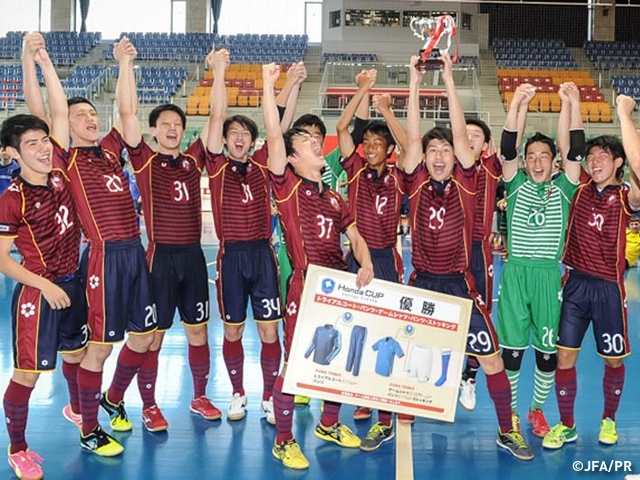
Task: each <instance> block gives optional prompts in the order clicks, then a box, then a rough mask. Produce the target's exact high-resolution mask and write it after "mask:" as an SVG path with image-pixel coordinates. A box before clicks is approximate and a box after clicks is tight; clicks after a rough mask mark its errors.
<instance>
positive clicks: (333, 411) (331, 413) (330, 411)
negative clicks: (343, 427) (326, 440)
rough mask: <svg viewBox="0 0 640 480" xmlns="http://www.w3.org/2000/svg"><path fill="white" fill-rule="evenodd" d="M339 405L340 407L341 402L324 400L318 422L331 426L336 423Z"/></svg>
mask: <svg viewBox="0 0 640 480" xmlns="http://www.w3.org/2000/svg"><path fill="white" fill-rule="evenodd" d="M340 407H342V404H341V403H338V402H328V401H325V402H324V408H323V409H322V415H321V416H320V423H321V424H322V425H323V426H325V427H331V426H333V425H335V424H336V423H338V416H339V415H340Z"/></svg>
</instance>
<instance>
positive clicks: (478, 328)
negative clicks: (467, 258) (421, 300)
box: [409, 271, 499, 357]
mask: <svg viewBox="0 0 640 480" xmlns="http://www.w3.org/2000/svg"><path fill="white" fill-rule="evenodd" d="M409 284H410V285H412V286H414V287H417V288H422V289H424V290H431V291H433V292H440V293H446V294H447V295H453V296H456V297H460V298H468V299H470V300H473V308H472V310H471V320H470V323H469V334H468V335H467V353H470V354H473V355H476V356H479V357H488V356H491V355H494V354H496V353H497V352H498V351H499V347H498V345H499V344H498V336H497V334H496V331H495V329H494V328H493V323H491V316H490V315H489V312H488V311H487V309H486V308H485V306H484V305H483V304H482V303H480V299H479V298H478V294H477V293H476V292H474V291H470V289H469V283H468V282H467V280H466V279H465V276H464V274H462V273H459V274H451V275H432V274H429V273H424V272H416V271H414V272H413V273H412V274H411V279H410V281H409Z"/></svg>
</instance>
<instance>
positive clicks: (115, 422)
mask: <svg viewBox="0 0 640 480" xmlns="http://www.w3.org/2000/svg"><path fill="white" fill-rule="evenodd" d="M100 406H101V407H102V409H103V410H104V411H105V412H107V415H109V423H110V424H111V428H113V429H114V430H115V431H116V432H130V431H131V429H132V428H133V425H131V422H130V421H129V417H127V411H126V410H125V409H124V401H121V402H120V403H118V405H114V404H113V403H111V402H110V401H109V399H108V398H107V392H104V393H103V394H102V396H101V397H100Z"/></svg>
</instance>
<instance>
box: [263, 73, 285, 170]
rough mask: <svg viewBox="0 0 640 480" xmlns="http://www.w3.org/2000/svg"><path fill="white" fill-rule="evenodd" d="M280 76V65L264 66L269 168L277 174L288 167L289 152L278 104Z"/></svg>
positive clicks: (264, 108)
mask: <svg viewBox="0 0 640 480" xmlns="http://www.w3.org/2000/svg"><path fill="white" fill-rule="evenodd" d="M279 76H280V67H279V66H278V65H276V64H275V63H269V64H268V65H263V66H262V85H263V89H264V90H263V93H262V114H263V116H264V126H265V129H266V130H267V145H268V148H269V170H271V171H272V172H273V173H275V174H276V175H282V174H283V173H284V169H285V168H286V167H287V152H286V150H285V146H284V138H283V137H282V130H281V128H280V118H279V115H278V107H277V105H276V97H275V92H274V88H275V84H276V81H277V80H278V77H279Z"/></svg>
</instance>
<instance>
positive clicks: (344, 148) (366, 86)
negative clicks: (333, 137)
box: [336, 69, 378, 157]
mask: <svg viewBox="0 0 640 480" xmlns="http://www.w3.org/2000/svg"><path fill="white" fill-rule="evenodd" d="M377 76H378V72H377V71H376V70H374V69H371V70H363V71H361V72H360V73H359V74H358V75H356V84H357V85H358V91H357V92H356V94H355V95H354V96H353V97H351V100H349V103H347V106H346V107H345V109H344V110H343V111H342V115H340V118H339V119H338V123H336V131H337V132H338V144H339V146H340V154H341V155H342V156H343V157H347V156H349V155H351V154H352V153H353V150H354V149H355V148H356V146H355V144H354V142H353V139H352V138H351V134H350V133H349V125H350V124H351V120H352V119H353V116H354V115H355V113H356V110H358V107H359V106H360V102H362V100H363V98H364V97H365V96H366V95H368V94H369V90H371V87H373V86H374V85H375V83H376V78H377Z"/></svg>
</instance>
